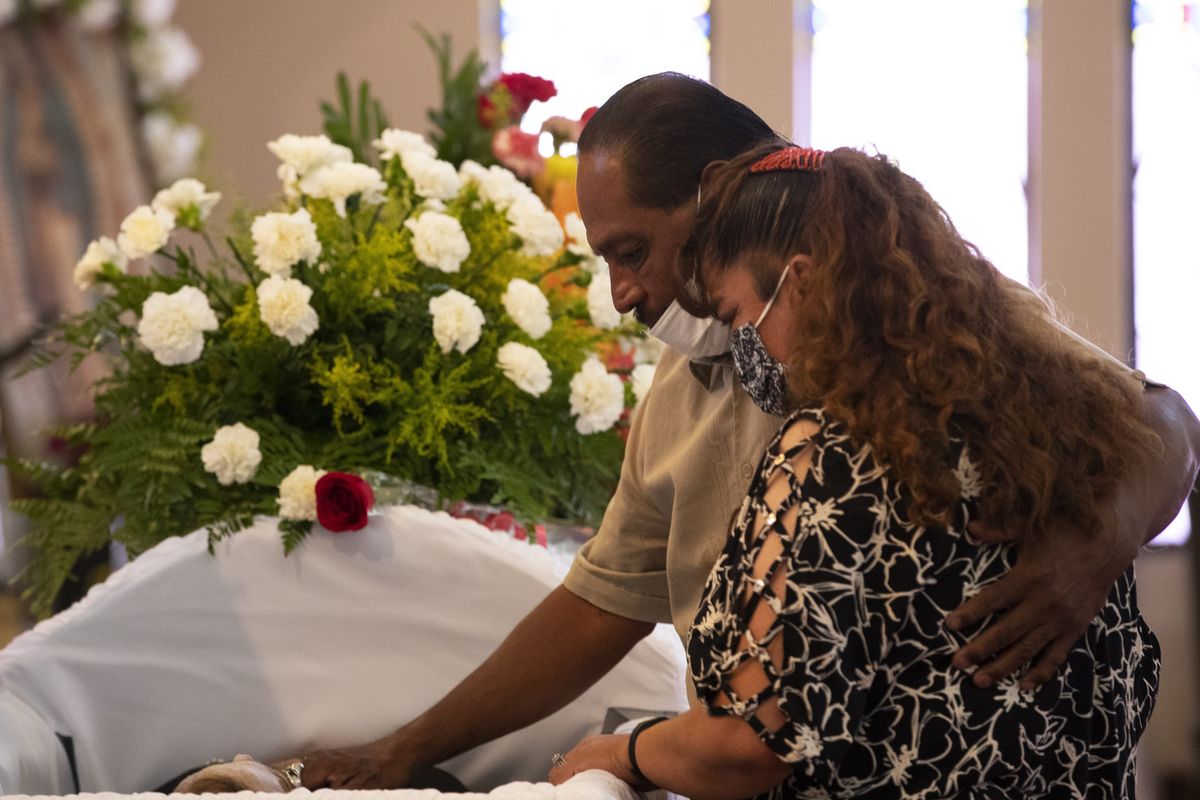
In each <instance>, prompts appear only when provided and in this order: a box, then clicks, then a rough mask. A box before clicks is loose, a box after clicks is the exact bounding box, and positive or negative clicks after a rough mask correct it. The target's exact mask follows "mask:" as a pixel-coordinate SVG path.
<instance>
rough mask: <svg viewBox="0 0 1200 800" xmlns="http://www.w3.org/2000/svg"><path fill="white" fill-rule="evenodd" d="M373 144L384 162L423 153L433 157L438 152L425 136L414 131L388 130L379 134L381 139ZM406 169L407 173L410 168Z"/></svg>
mask: <svg viewBox="0 0 1200 800" xmlns="http://www.w3.org/2000/svg"><path fill="white" fill-rule="evenodd" d="M371 144H372V145H374V147H375V149H376V150H378V151H379V158H380V160H382V161H387V160H388V159H389V158H395V157H396V156H402V155H404V154H405V153H423V154H424V155H427V156H431V157H432V156H436V155H437V150H435V149H433V145H431V144H430V143H429V142H427V141H426V140H425V137H424V136H422V135H421V134H419V133H413V132H412V131H402V130H400V129H399V128H388V129H387V130H385V131H383V133H381V134H379V138H378V139H376V140H375V141H373V142H371ZM404 169H405V170H406V171H407V170H408V167H405V168H404Z"/></svg>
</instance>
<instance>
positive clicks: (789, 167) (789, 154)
mask: <svg viewBox="0 0 1200 800" xmlns="http://www.w3.org/2000/svg"><path fill="white" fill-rule="evenodd" d="M824 163H825V151H824V150H814V149H812V148H811V147H795V146H793V147H785V148H783V149H782V150H776V151H775V152H774V153H771V154H769V155H766V156H763V157H762V158H760V159H759V160H758V161H755V162H754V164H753V165H751V167H750V171H751V172H752V173H758V172H816V171H817V170H819V169H820V168H821V165H822V164H824Z"/></svg>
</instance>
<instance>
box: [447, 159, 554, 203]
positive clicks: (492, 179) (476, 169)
mask: <svg viewBox="0 0 1200 800" xmlns="http://www.w3.org/2000/svg"><path fill="white" fill-rule="evenodd" d="M458 174H459V175H460V176H461V177H462V179H463V180H464V181H471V182H472V183H474V184H476V185H477V186H478V187H479V196H480V197H482V198H483V199H484V200H486V201H488V202H490V203H492V204H493V205H495V206H496V208H499V209H500V210H504V209H506V208H508V207H509V206H511V205H513V204H514V203H516V202H518V201H521V200H527V199H530V198H532V199H534V200H536V199H537V195H536V194H534V193H533V190H532V189H530V188H529V187H528V186H527V185H526V184H524V183H522V182H521V179H520V178H518V177H517V176H516V175H514V174H513V173H512V172H511V171H509V170H507V169H505V168H504V167H501V166H499V165H493V166H491V167H486V168H485V167H483V166H482V165H480V164H478V163H476V162H474V161H471V160H467V161H464V162H463V163H462V166H461V167H459V170H458ZM539 202H540V201H539Z"/></svg>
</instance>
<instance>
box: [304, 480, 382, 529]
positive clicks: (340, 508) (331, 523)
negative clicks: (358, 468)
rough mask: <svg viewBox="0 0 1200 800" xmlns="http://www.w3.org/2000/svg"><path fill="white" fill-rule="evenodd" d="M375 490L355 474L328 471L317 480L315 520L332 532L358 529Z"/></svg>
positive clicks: (373, 502)
mask: <svg viewBox="0 0 1200 800" xmlns="http://www.w3.org/2000/svg"><path fill="white" fill-rule="evenodd" d="M373 505H375V493H374V492H372V491H371V487H370V486H368V485H367V482H366V481H364V480H363V479H362V478H360V477H359V476H358V475H351V474H350V473H348V472H327V473H325V474H324V475H322V476H321V477H320V479H318V480H317V520H318V521H319V522H320V523H321V524H322V525H323V526H325V529H326V530H329V531H333V532H334V533H341V532H342V531H357V530H361V529H362V528H363V527H365V526H366V524H367V512H368V511H370V510H371V506H373Z"/></svg>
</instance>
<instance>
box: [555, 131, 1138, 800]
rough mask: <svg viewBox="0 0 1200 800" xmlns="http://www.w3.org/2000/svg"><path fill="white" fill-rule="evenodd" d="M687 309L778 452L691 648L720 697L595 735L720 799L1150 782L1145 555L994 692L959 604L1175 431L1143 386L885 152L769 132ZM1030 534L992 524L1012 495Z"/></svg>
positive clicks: (727, 184)
mask: <svg viewBox="0 0 1200 800" xmlns="http://www.w3.org/2000/svg"><path fill="white" fill-rule="evenodd" d="M703 190H704V191H703V202H702V203H701V206H700V212H699V218H698V220H697V224H696V231H697V233H696V235H695V241H694V256H695V261H694V263H695V264H698V265H699V269H698V270H694V272H695V274H694V275H692V276H689V277H690V278H694V280H693V281H692V285H693V288H694V290H695V291H693V292H692V294H693V295H694V296H695V297H696V298H698V299H695V300H693V301H691V302H689V303H688V305H691V306H693V307H692V308H689V309H688V310H689V311H692V312H693V313H698V314H709V315H712V316H715V317H716V318H717V319H719V320H721V321H723V322H726V323H728V324H730V325H731V327H732V328H733V330H734V333H733V347H732V355H733V361H734V366H735V369H736V370H737V372H738V375H739V378H740V380H741V382H742V385H743V387H744V388H745V389H746V391H747V393H748V394H749V395H750V396H751V397H752V398H753V399H754V400H755V402H756V403H757V404H758V405H759V406H760V407H762V408H763V409H764V410H767V411H770V412H774V413H780V412H785V413H786V412H787V411H789V410H790V411H791V416H789V417H788V419H787V421H786V422H785V423H784V425H783V427H782V428H781V429H780V431H779V433H778V434H777V436H776V437H775V440H774V441H773V442H772V443H771V444H770V445H769V447H768V449H767V451H766V453H765V454H764V456H763V459H762V462H761V463H760V466H759V470H758V473H757V475H756V477H755V478H754V480H753V482H752V484H751V487H750V490H749V493H748V496H747V497H746V499H745V501H744V503H743V505H742V509H741V511H740V512H739V513H738V514H737V516H736V518H735V520H734V524H733V528H732V530H731V533H730V536H729V538H728V540H727V544H726V547H725V550H724V552H723V553H722V555H721V556H720V558H719V559H718V561H717V564H716V566H715V567H714V569H713V572H712V574H711V575H710V577H709V580H708V583H707V585H706V588H705V593H704V596H703V600H702V602H701V605H700V609H699V611H698V614H697V618H696V621H695V623H694V624H693V626H692V629H691V632H690V635H689V641H688V657H689V664H690V669H691V674H692V679H693V682H694V683H695V686H696V689H697V696H698V703H697V704H696V705H695V706H694V707H693V708H692V709H691V710H690V711H688V712H687V713H686V714H683V715H682V716H680V717H678V718H676V719H673V720H667V721H663V722H662V724H656V723H655V721H651V723H652V724H651V726H646V725H643V726H642V727H640V728H639V729H638V730H636V731H635V732H634V735H633V736H631V737H615V736H614V737H593V738H591V739H588V740H585V741H584V742H582V743H581V744H580V745H579V746H578V747H576V748H575V749H574V750H573V751H571V752H570V753H569V754H567V756H565V757H564V758H560V759H557V760H556V763H557V766H556V767H555V769H554V771H552V773H551V779H552V780H562V779H565V778H566V777H569V775H570V774H573V773H574V772H576V771H580V770H582V769H588V768H596V767H598V768H602V769H608V770H610V771H613V772H615V773H616V774H617V775H619V776H621V777H623V778H625V779H627V780H629V781H631V782H632V783H635V784H643V785H644V784H654V785H657V786H661V787H663V788H666V789H670V790H672V791H675V792H677V793H680V794H684V795H687V796H689V797H692V798H694V799H695V800H699V798H706V797H712V798H719V797H745V796H749V795H754V794H757V793H769V794H770V795H771V796H772V797H826V796H831V797H843V796H847V797H848V796H853V797H880V798H883V797H908V796H921V797H966V796H969V797H1031V796H1084V795H1085V794H1086V796H1088V797H1131V796H1132V795H1133V792H1134V779H1133V766H1134V765H1133V753H1134V749H1135V745H1136V743H1137V740H1138V738H1139V737H1140V735H1141V733H1142V731H1143V730H1144V728H1145V724H1146V721H1147V719H1148V717H1149V715H1150V712H1151V710H1152V708H1153V700H1154V696H1155V692H1156V690H1157V685H1158V670H1159V648H1158V643H1157V640H1156V639H1155V637H1154V634H1153V633H1152V632H1151V631H1150V629H1149V628H1148V627H1147V626H1146V624H1145V622H1144V621H1143V620H1142V619H1141V617H1140V615H1139V613H1138V611H1137V603H1136V596H1135V592H1134V583H1133V574H1132V570H1130V571H1129V572H1128V573H1126V575H1125V576H1124V578H1123V579H1122V580H1121V581H1119V582H1118V584H1117V586H1116V587H1115V588H1114V589H1113V591H1112V593H1111V594H1110V596H1109V601H1108V603H1107V605H1106V606H1105V607H1104V608H1103V609H1102V610H1101V613H1100V614H1099V615H1098V616H1097V617H1096V618H1095V619H1094V620H1093V622H1092V624H1091V626H1090V628H1089V629H1088V631H1087V633H1086V635H1085V636H1084V637H1083V638H1082V639H1080V640H1079V642H1078V643H1077V644H1076V646H1075V648H1074V649H1073V650H1072V652H1071V653H1070V655H1069V656H1068V658H1067V662H1066V665H1065V667H1064V668H1063V669H1062V670H1060V671H1059V673H1058V675H1057V676H1056V677H1055V678H1054V679H1053V680H1051V681H1049V682H1048V683H1046V684H1045V685H1043V686H1042V687H1040V688H1039V689H1037V690H1036V691H1023V690H1021V689H1020V687H1019V686H1018V685H1017V683H1016V682H1015V679H1012V678H1010V679H1008V680H1006V681H1003V682H1001V683H1000V684H998V685H995V686H989V687H986V688H983V687H978V686H976V685H974V683H973V682H972V681H971V680H970V678H969V676H966V675H963V674H962V673H961V672H959V671H958V670H956V669H954V668H953V666H952V664H951V658H952V655H953V653H954V652H955V650H956V649H957V648H958V647H959V646H961V644H962V641H963V637H964V636H969V635H971V631H962V632H951V631H949V630H947V629H946V627H945V626H944V625H943V620H944V618H945V616H946V615H947V614H948V613H949V612H950V611H951V610H952V609H954V608H955V607H956V606H958V605H959V604H960V603H961V602H962V601H963V600H964V599H966V598H967V597H969V596H970V595H972V594H974V593H975V592H977V591H978V590H979V588H980V587H981V586H982V585H983V584H985V583H987V582H989V581H991V580H994V579H995V578H998V577H999V576H1001V575H1002V574H1004V572H1005V571H1007V570H1008V569H1009V567H1010V566H1011V565H1012V564H1013V563H1015V560H1016V548H1017V547H1018V546H1019V544H1020V541H1021V539H1026V538H1028V537H1031V536H1032V535H1033V534H1032V532H1034V531H1040V530H1048V528H1047V527H1046V526H1045V524H1044V523H1045V522H1046V520H1047V519H1049V518H1050V517H1051V516H1062V515H1068V516H1069V517H1073V518H1076V519H1078V520H1080V522H1081V525H1082V526H1083V527H1084V528H1085V529H1094V526H1090V525H1089V523H1094V522H1095V521H1096V520H1097V517H1098V514H1099V509H1100V508H1101V503H1102V501H1103V500H1104V499H1105V498H1106V497H1107V496H1108V495H1109V494H1110V493H1111V492H1112V491H1113V490H1114V487H1115V486H1116V485H1117V482H1118V481H1119V480H1120V479H1121V478H1122V477H1123V476H1124V475H1125V473H1126V472H1127V469H1128V465H1129V464H1133V463H1137V461H1136V460H1135V459H1133V458H1128V460H1127V457H1128V456H1130V455H1131V454H1137V453H1140V452H1144V451H1147V450H1148V449H1152V448H1155V447H1158V446H1159V444H1160V443H1159V442H1158V440H1157V437H1155V435H1154V434H1153V432H1152V431H1151V430H1150V429H1149V428H1148V427H1147V426H1146V425H1145V424H1144V423H1143V421H1142V411H1141V396H1142V391H1141V386H1140V385H1139V383H1138V381H1137V380H1136V379H1134V378H1133V377H1131V375H1130V374H1129V373H1128V371H1127V370H1124V369H1123V368H1121V367H1120V366H1118V365H1117V364H1116V363H1115V362H1112V361H1110V360H1107V359H1105V358H1103V357H1101V356H1098V355H1093V354H1091V353H1088V352H1086V351H1083V350H1082V349H1081V348H1079V347H1078V346H1076V345H1074V344H1073V343H1072V342H1071V341H1070V339H1069V335H1068V334H1066V333H1065V332H1064V331H1063V330H1062V329H1060V328H1059V327H1058V326H1056V325H1055V324H1054V322H1053V320H1052V318H1051V315H1050V313H1049V311H1048V309H1047V308H1046V306H1045V304H1044V303H1043V302H1042V301H1041V300H1040V299H1039V298H1038V297H1037V296H1036V295H1034V294H1033V293H1032V292H1030V291H1028V290H1027V289H1025V288H1024V287H1020V286H1018V285H1016V284H1014V283H1013V282H1011V281H1008V280H1007V279H1005V278H1004V277H1003V276H1002V275H1000V273H998V272H997V271H996V270H995V268H994V267H992V265H991V264H989V263H988V262H987V261H986V260H985V259H984V258H983V257H982V256H980V255H979V253H978V251H977V250H976V249H975V248H974V247H973V246H972V245H970V244H969V243H968V242H966V241H964V240H963V239H962V238H961V237H960V236H959V235H958V233H957V232H956V231H955V229H954V227H953V226H952V225H951V224H950V222H949V220H948V219H947V218H946V216H945V214H944V213H943V212H942V210H941V208H940V207H939V206H938V205H937V204H936V203H935V202H934V201H933V200H932V199H931V198H930V197H929V195H928V194H927V193H926V192H925V190H924V189H923V188H922V187H921V185H920V184H919V183H918V182H917V181H915V180H913V179H912V178H911V177H909V176H907V175H905V174H904V173H902V172H901V171H900V170H899V169H897V168H896V167H895V165H893V164H891V163H889V162H888V161H887V159H886V158H884V157H882V156H876V157H868V156H866V155H864V154H862V153H860V152H857V151H854V150H849V149H839V150H835V151H832V152H829V153H823V152H820V151H814V150H809V149H806V148H798V147H785V146H780V145H767V146H764V147H762V148H758V149H756V150H755V151H753V152H751V153H748V154H746V155H744V156H741V157H739V158H737V159H734V160H733V161H730V162H725V163H720V164H713V165H710V167H709V168H708V169H706V170H705V180H704V182H703ZM1001 510H1003V511H1004V512H1005V517H1006V518H1007V519H1010V520H1012V521H1013V522H1014V524H1015V525H1016V526H1017V527H1018V530H1019V532H1020V534H1021V538H1020V539H1019V540H1018V544H1017V545H1009V544H986V543H981V542H979V541H978V540H976V539H973V538H972V537H971V536H969V535H968V534H967V533H966V530H967V523H968V522H970V521H971V520H973V519H977V518H984V519H987V518H989V517H990V518H994V517H995V516H996V515H997V513H998V512H999V511H1001Z"/></svg>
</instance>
